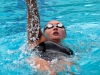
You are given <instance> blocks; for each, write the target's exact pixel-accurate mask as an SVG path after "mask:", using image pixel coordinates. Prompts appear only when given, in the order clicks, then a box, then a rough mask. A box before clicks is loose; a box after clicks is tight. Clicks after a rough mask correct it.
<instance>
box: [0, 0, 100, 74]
mask: <svg viewBox="0 0 100 75" xmlns="http://www.w3.org/2000/svg"><path fill="white" fill-rule="evenodd" d="M0 5H1V6H0V48H1V49H0V59H1V60H0V75H32V74H33V75H35V72H34V71H32V70H31V68H30V67H29V66H28V65H27V64H26V63H25V62H24V59H25V58H24V57H27V56H26V55H25V52H23V51H22V50H24V48H23V44H25V43H26V42H27V41H26V39H27V34H26V27H27V9H26V3H25V1H24V0H15V1H12V0H7V1H6V0H2V1H1V2H0ZM38 7H39V12H40V15H41V27H42V28H43V26H44V25H45V24H46V23H47V22H48V21H49V20H53V19H56V20H59V21H61V22H62V23H63V24H64V25H65V26H66V29H67V38H66V39H65V40H64V42H65V43H66V42H67V43H66V45H67V46H69V47H70V48H71V49H72V50H74V52H75V55H76V57H78V58H79V59H78V60H75V62H77V64H78V65H79V67H80V71H77V70H75V69H74V67H72V72H74V73H75V74H76V75H100V58H99V54H100V49H99V48H100V37H99V35H100V9H99V7H100V1H99V0H92V1H91V0H84V1H83V0H82V1H80V0H62V1H61V0H38ZM36 75H37V74H36ZM66 75H68V74H66Z"/></svg>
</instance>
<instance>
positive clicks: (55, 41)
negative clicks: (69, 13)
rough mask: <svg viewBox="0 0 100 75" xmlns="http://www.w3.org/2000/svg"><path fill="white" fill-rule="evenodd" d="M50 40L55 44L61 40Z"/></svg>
mask: <svg viewBox="0 0 100 75" xmlns="http://www.w3.org/2000/svg"><path fill="white" fill-rule="evenodd" d="M51 41H52V42H54V43H57V44H59V43H60V42H61V40H58V39H57V40H51Z"/></svg>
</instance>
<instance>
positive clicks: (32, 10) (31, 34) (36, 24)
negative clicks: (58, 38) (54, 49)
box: [26, 0, 55, 75]
mask: <svg viewBox="0 0 100 75" xmlns="http://www.w3.org/2000/svg"><path fill="white" fill-rule="evenodd" d="M26 1H27V7H28V44H29V48H34V47H35V46H37V45H38V44H40V43H41V42H43V41H46V40H47V39H46V37H45V36H44V35H43V33H42V31H41V29H40V17H39V13H38V8H37V4H36V0H26ZM31 60H33V62H35V63H36V66H37V65H40V68H39V70H50V72H51V73H50V75H55V71H54V70H53V69H52V68H51V67H50V62H48V61H46V60H44V59H42V58H39V57H35V58H34V59H31ZM31 60H30V61H31Z"/></svg>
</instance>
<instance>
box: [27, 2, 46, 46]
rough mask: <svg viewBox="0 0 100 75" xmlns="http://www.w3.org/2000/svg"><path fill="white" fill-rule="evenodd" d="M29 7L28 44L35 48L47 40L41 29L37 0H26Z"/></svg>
mask: <svg viewBox="0 0 100 75" xmlns="http://www.w3.org/2000/svg"><path fill="white" fill-rule="evenodd" d="M26 1H27V7H28V45H29V48H34V47H35V46H37V45H38V44H39V43H41V42H43V41H46V40H47V39H46V37H45V36H44V35H43V34H42V31H41V29H40V17H39V13H38V8H37V3H36V0H26Z"/></svg>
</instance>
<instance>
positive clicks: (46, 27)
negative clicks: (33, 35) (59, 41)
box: [44, 23, 64, 31]
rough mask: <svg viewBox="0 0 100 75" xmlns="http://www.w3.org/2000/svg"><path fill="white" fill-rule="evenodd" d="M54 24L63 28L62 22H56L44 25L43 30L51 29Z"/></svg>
mask: <svg viewBox="0 0 100 75" xmlns="http://www.w3.org/2000/svg"><path fill="white" fill-rule="evenodd" d="M54 26H56V27H57V28H64V26H63V25H62V23H58V24H48V25H46V26H45V28H44V31H45V30H46V29H51V28H53V27H54Z"/></svg>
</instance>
